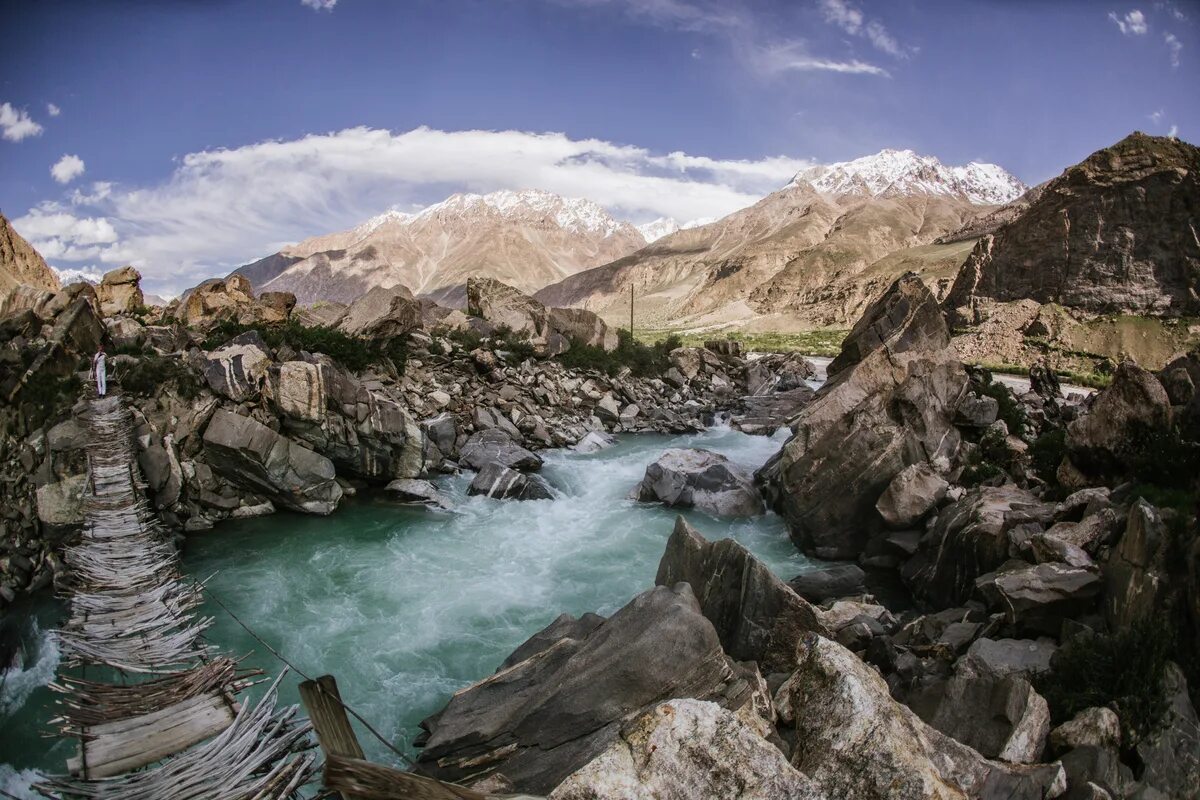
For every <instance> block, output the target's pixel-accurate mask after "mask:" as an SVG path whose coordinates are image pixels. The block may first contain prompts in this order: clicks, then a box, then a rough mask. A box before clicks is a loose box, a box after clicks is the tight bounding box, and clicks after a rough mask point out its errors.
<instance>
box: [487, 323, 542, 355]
mask: <svg viewBox="0 0 1200 800" xmlns="http://www.w3.org/2000/svg"><path fill="white" fill-rule="evenodd" d="M491 339H492V343H493V348H494V349H496V350H503V351H504V352H506V353H508V354H509V355H511V356H513V358H515V359H516V360H517V361H524V360H525V359H527V358H533V356H534V347H533V344H531V343H530V341H529V336H528V335H527V334H523V333H517V332H516V331H514V330H513V329H512V328H510V327H508V326H507V325H500V326H498V327H497V328H496V330H495V331H494V332H493V333H492V336H491Z"/></svg>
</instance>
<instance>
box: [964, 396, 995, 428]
mask: <svg viewBox="0 0 1200 800" xmlns="http://www.w3.org/2000/svg"><path fill="white" fill-rule="evenodd" d="M999 415H1000V402H999V401H998V400H996V398H994V397H989V396H987V395H978V394H975V393H974V392H971V393H970V394H968V395H967V396H966V397H964V398H963V401H962V402H961V403H959V404H958V410H957V411H956V412H955V415H954V419H955V421H956V422H958V423H959V424H960V425H969V426H971V427H973V428H986V427H987V426H989V425H991V424H992V423H993V422H995V421H996V418H997V417H998V416H999Z"/></svg>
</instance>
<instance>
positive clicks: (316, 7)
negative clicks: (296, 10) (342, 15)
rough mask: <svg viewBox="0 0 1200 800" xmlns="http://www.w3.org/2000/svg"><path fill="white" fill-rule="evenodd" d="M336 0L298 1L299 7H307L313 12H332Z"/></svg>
mask: <svg viewBox="0 0 1200 800" xmlns="http://www.w3.org/2000/svg"><path fill="white" fill-rule="evenodd" d="M337 2H338V0H300V4H301V5H305V6H308V7H309V8H311V9H312V10H313V11H333V7H334V6H336V5H337Z"/></svg>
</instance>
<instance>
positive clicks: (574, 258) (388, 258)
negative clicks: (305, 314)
mask: <svg viewBox="0 0 1200 800" xmlns="http://www.w3.org/2000/svg"><path fill="white" fill-rule="evenodd" d="M645 243H646V240H645V238H644V237H643V235H642V234H641V233H640V232H639V231H638V230H637V229H636V228H634V227H633V226H632V225H629V224H628V223H625V222H619V221H617V220H615V219H613V218H612V217H611V216H610V215H609V214H608V212H606V211H605V210H604V209H602V208H601V207H600V206H598V205H596V204H595V203H592V202H590V201H588V200H581V199H570V198H563V197H560V196H558V195H556V194H552V193H550V192H543V191H533V190H527V191H521V192H495V193H493V194H488V195H476V194H458V195H454V196H452V197H450V198H449V199H447V200H445V201H443V202H441V203H438V204H437V205H433V206H430V207H429V208H426V209H424V210H423V211H421V212H419V213H417V214H405V213H401V212H395V211H392V212H388V213H386V214H383V215H381V216H379V217H375V218H373V219H371V220H369V221H367V222H366V223H364V224H362V225H360V226H358V227H357V228H354V229H353V230H349V231H344V232H341V233H334V234H329V235H325V236H319V237H315V238H312V239H307V240H305V241H303V242H301V243H299V244H298V245H295V246H293V247H289V248H286V249H284V250H282V251H280V252H279V253H276V254H274V255H272V256H268V257H267V258H265V259H261V260H259V261H256V262H254V263H252V264H247V265H246V266H244V267H241V268H239V269H238V270H237V272H239V273H241V274H243V275H245V276H247V277H249V278H250V279H251V280H252V281H254V282H255V285H256V286H260V287H261V288H263V289H265V290H267V291H286V292H291V293H293V294H295V295H296V298H297V300H298V301H299V302H300V303H301V304H307V303H313V302H317V301H323V300H324V301H337V302H343V303H349V302H351V301H353V300H354V299H355V298H357V297H358V296H360V295H362V294H364V293H366V292H367V291H368V290H370V289H372V288H375V287H384V288H388V287H392V286H403V287H405V288H407V289H409V290H410V291H412V292H413V293H414V294H421V295H428V296H430V297H433V298H435V299H438V300H439V301H441V302H443V303H448V304H450V305H456V306H461V305H462V304H463V303H464V302H465V294H464V292H465V287H466V282H467V278H468V277H470V276H472V275H481V276H487V277H492V278H496V279H497V280H501V281H504V282H505V283H508V284H511V285H512V286H515V287H517V288H519V289H521V290H523V291H533V290H535V289H538V288H541V287H542V286H545V285H546V284H548V283H553V282H555V281H558V280H561V279H562V278H564V277H566V276H568V275H571V274H573V273H575V272H578V271H580V270H583V269H588V268H590V267H594V266H597V265H599V264H603V263H606V262H609V261H612V260H613V259H616V258H620V257H621V256H624V255H626V254H628V253H630V252H632V251H634V250H637V249H638V248H640V247H642V246H643V245H644V244H645Z"/></svg>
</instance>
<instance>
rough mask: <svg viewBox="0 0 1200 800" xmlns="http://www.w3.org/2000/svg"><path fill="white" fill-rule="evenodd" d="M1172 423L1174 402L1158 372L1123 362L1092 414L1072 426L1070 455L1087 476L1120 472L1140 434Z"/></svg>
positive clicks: (1102, 391) (1068, 454)
mask: <svg viewBox="0 0 1200 800" xmlns="http://www.w3.org/2000/svg"><path fill="white" fill-rule="evenodd" d="M1170 419H1171V400H1170V398H1169V397H1167V392H1166V390H1165V389H1163V387H1162V384H1161V383H1159V382H1158V378H1156V377H1154V375H1153V373H1150V372H1147V371H1146V370H1144V369H1142V368H1141V367H1139V366H1138V365H1137V364H1134V363H1133V362H1132V361H1126V362H1123V363H1122V364H1121V365H1120V366H1118V367H1117V370H1116V372H1115V373H1114V374H1113V379H1112V383H1110V384H1109V385H1108V386H1107V387H1105V388H1104V389H1102V390H1101V391H1100V393H1099V394H1098V395H1096V399H1095V400H1094V401H1092V406H1091V409H1090V410H1089V411H1088V413H1086V414H1084V415H1083V416H1081V417H1079V418H1078V419H1076V420H1075V421H1073V422H1072V423H1071V424H1070V425H1068V426H1067V457H1068V458H1069V459H1070V460H1071V463H1072V464H1074V465H1075V467H1076V468H1078V469H1080V470H1082V471H1083V472H1084V473H1086V474H1089V475H1092V474H1106V473H1112V472H1119V471H1120V470H1121V469H1122V468H1123V467H1125V466H1126V465H1127V461H1128V456H1129V447H1130V445H1132V444H1135V443H1136V438H1137V436H1138V434H1139V433H1141V432H1145V431H1150V430H1160V429H1163V428H1165V427H1166V426H1167V424H1168V423H1169V422H1170Z"/></svg>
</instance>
